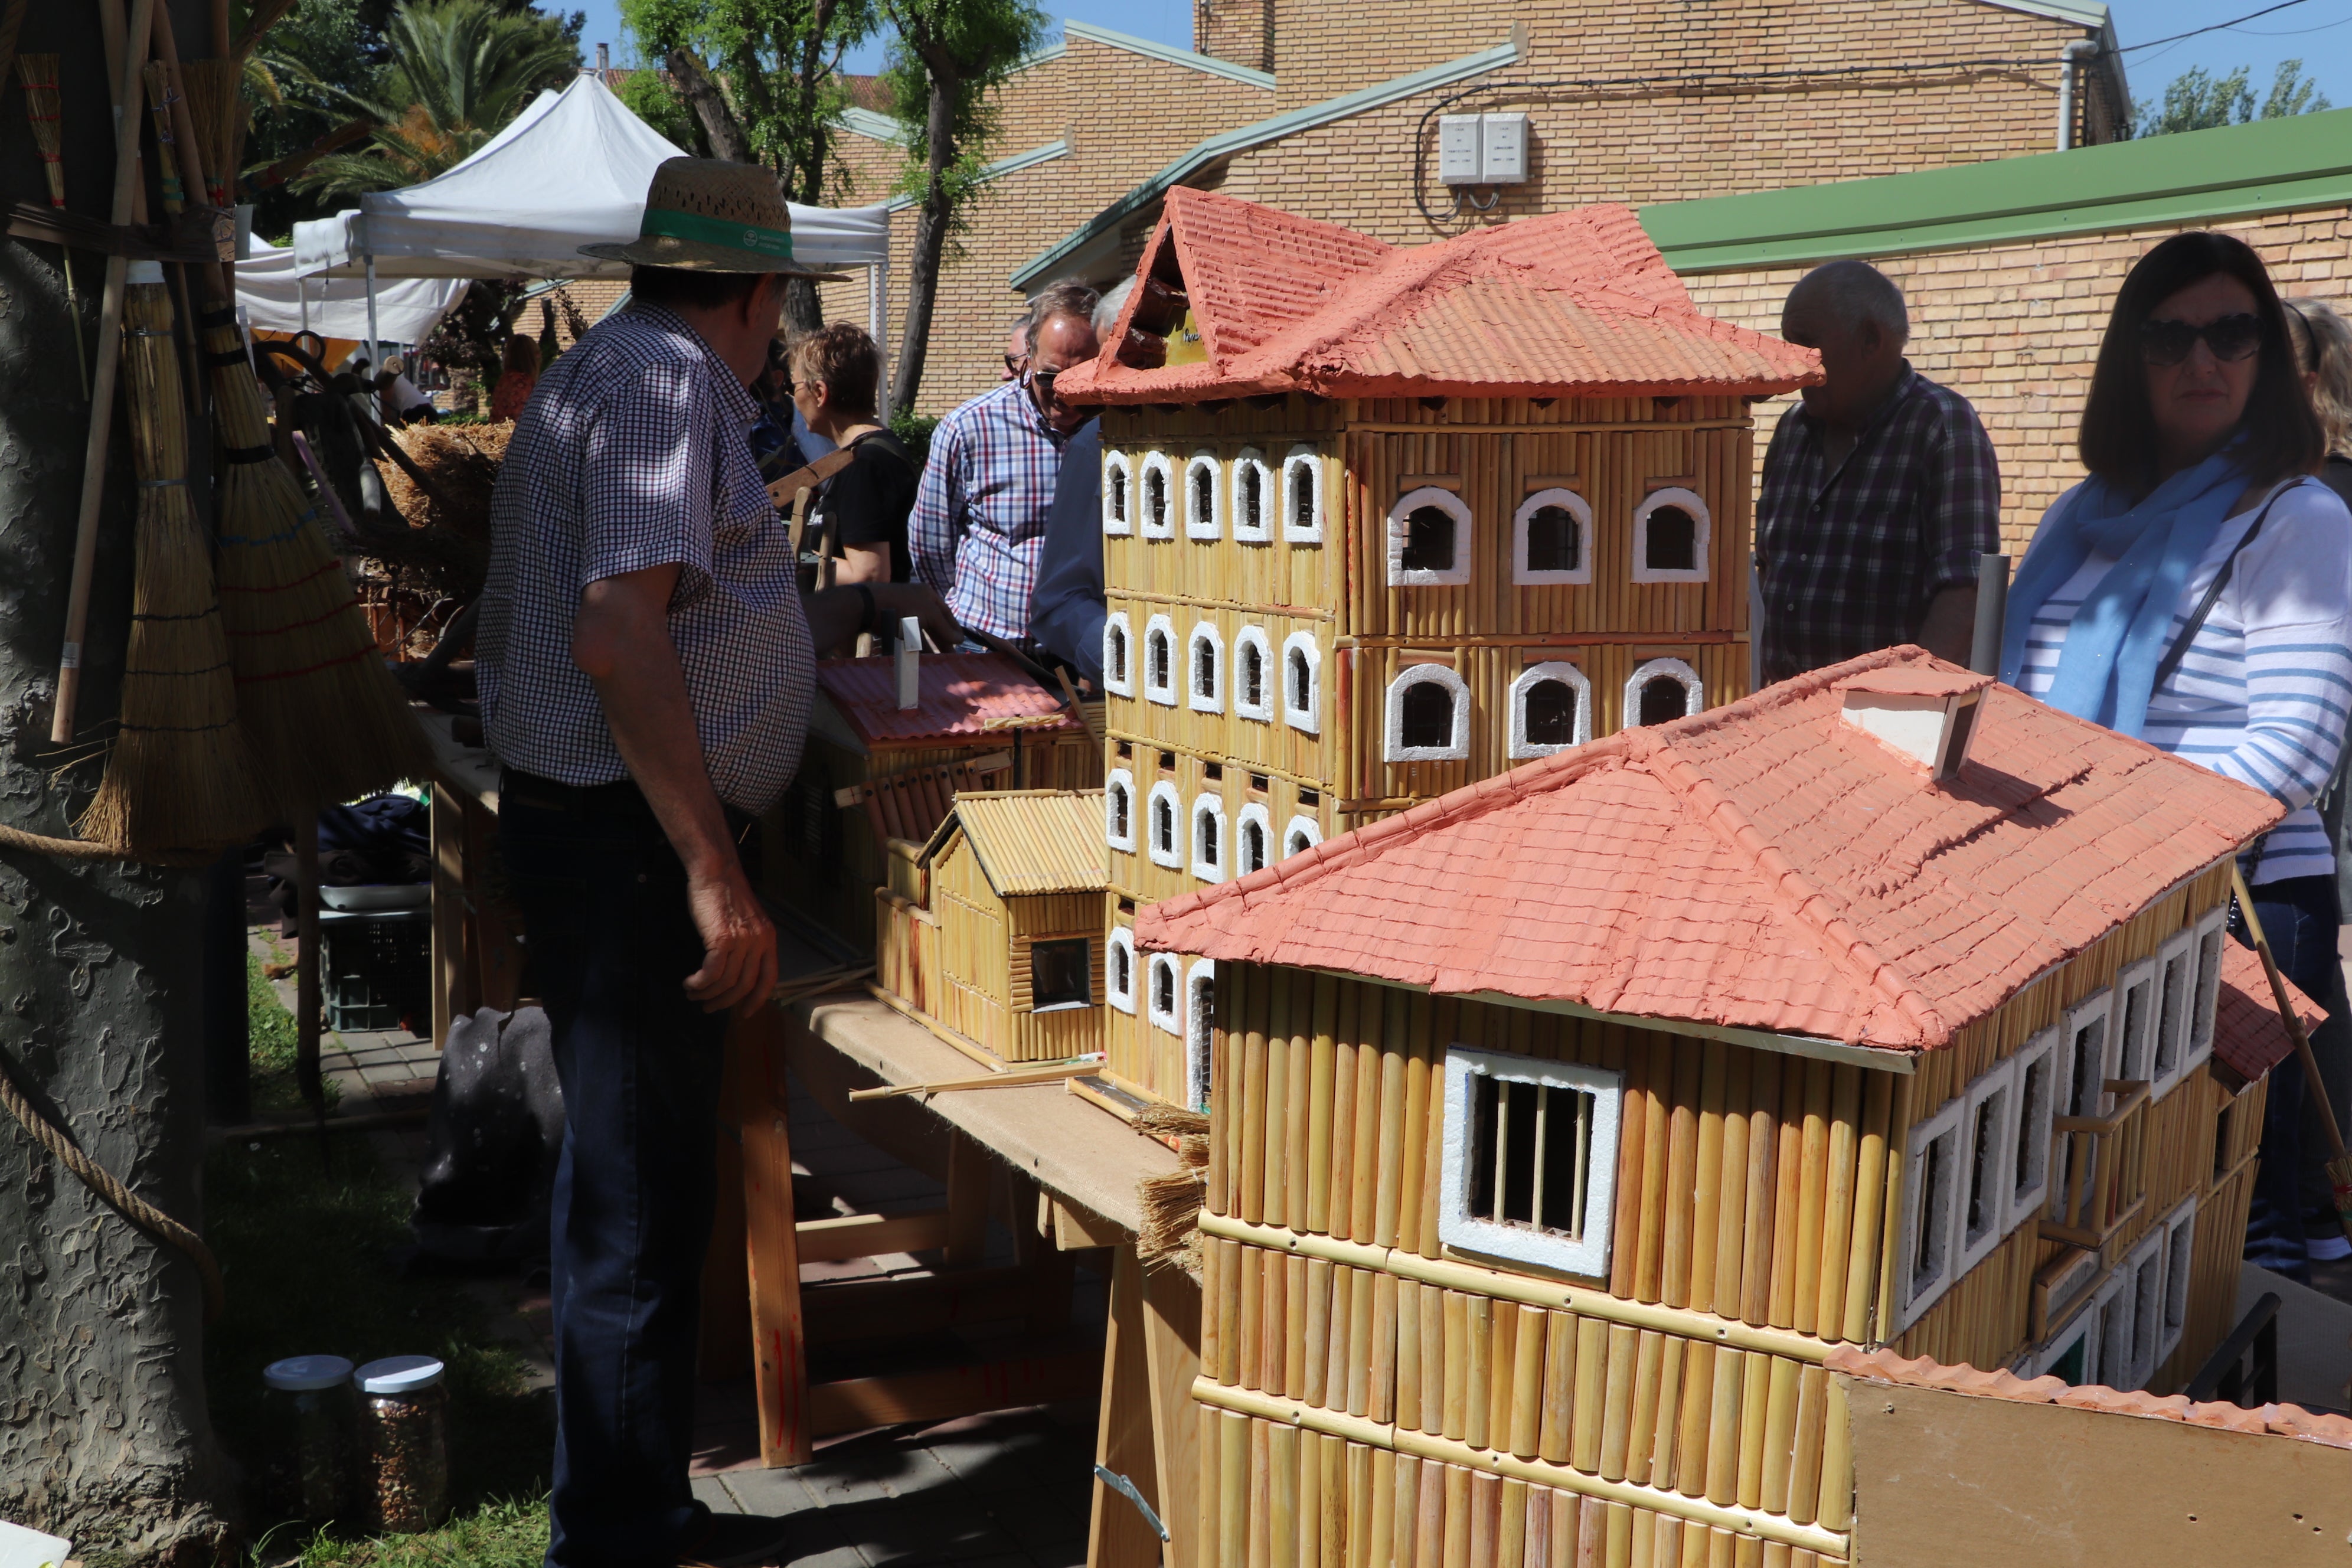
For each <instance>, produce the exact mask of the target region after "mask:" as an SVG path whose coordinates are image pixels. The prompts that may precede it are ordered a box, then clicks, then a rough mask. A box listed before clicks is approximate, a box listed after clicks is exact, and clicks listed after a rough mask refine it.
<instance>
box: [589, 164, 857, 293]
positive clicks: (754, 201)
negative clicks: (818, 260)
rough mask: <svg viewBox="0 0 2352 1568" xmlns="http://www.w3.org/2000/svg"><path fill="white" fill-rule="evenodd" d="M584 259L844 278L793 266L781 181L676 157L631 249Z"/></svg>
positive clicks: (593, 251) (649, 199) (659, 181)
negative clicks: (779, 184)
mask: <svg viewBox="0 0 2352 1568" xmlns="http://www.w3.org/2000/svg"><path fill="white" fill-rule="evenodd" d="M580 251H581V254H582V255H583V256H594V257H599V258H603V259H604V260H606V261H626V262H630V263H633V264H635V265H636V266H639V267H677V268H688V269H691V270H694V271H698V272H781V273H786V274H789V275H790V276H792V277H794V278H817V279H826V280H835V279H839V278H840V277H841V276H842V275H841V274H840V273H837V272H820V271H818V270H817V269H816V268H812V267H804V266H802V265H801V264H800V263H798V262H796V261H794V260H793V211H792V208H791V207H790V206H788V205H785V202H784V194H783V192H782V190H780V189H778V188H777V185H776V177H775V175H773V174H770V173H769V172H768V171H767V170H765V169H762V168H761V167H760V166H759V165H758V164H756V163H730V162H728V161H727V160H726V159H723V158H669V159H666V160H664V161H663V163H662V165H661V167H660V168H658V169H656V170H655V171H654V179H653V184H652V185H651V186H650V187H649V188H648V189H647V190H646V216H645V217H644V218H643V219H642V220H641V221H640V222H639V224H638V226H637V237H636V240H635V243H634V244H630V245H583V246H582V247H580Z"/></svg>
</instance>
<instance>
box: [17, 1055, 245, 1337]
mask: <svg viewBox="0 0 2352 1568" xmlns="http://www.w3.org/2000/svg"><path fill="white" fill-rule="evenodd" d="M0 1103H5V1105H6V1106H7V1107H8V1109H9V1110H11V1111H13V1112H14V1113H15V1114H16V1120H17V1121H20V1122H22V1123H23V1124H24V1128H25V1131H27V1132H29V1133H31V1134H32V1135H33V1139H34V1142H37V1143H39V1144H40V1145H41V1147H42V1148H44V1149H47V1151H48V1152H50V1153H52V1154H54V1155H56V1156H57V1158H58V1163H59V1164H61V1165H63V1166H64V1167H65V1168H66V1169H67V1170H68V1171H71V1172H72V1173H74V1174H75V1175H77V1176H79V1177H80V1178H81V1184H82V1185H83V1186H86V1187H88V1188H89V1190H90V1191H91V1192H93V1193H96V1194H98V1195H99V1196H100V1197H101V1198H104V1199H105V1200H106V1201H107V1203H109V1204H110V1205H112V1206H113V1208H114V1210H115V1212H116V1213H118V1214H120V1215H121V1216H122V1217H123V1218H124V1219H127V1220H129V1221H130V1222H131V1224H132V1225H134V1226H138V1227H139V1228H140V1229H141V1230H143V1231H145V1232H147V1233H148V1234H149V1235H151V1236H152V1237H156V1239H158V1240H160V1241H163V1242H165V1243H168V1244H169V1245H170V1246H172V1247H177V1248H178V1249H179V1250H180V1251H182V1252H184V1253H185V1254H186V1255H187V1258H188V1261H189V1262H191V1263H193V1264H194V1265H195V1266H196V1272H197V1273H198V1274H199V1275H201V1276H203V1277H204V1282H205V1322H207V1323H210V1322H213V1321H216V1320H217V1319H218V1318H219V1317H220V1315H221V1308H222V1306H223V1305H224V1304H225V1303H226V1294H225V1293H224V1292H223V1290H222V1289H221V1272H220V1263H219V1260H218V1259H216V1258H214V1257H213V1252H212V1248H211V1247H206V1246H205V1238H204V1237H200V1236H198V1235H197V1234H196V1233H195V1232H194V1231H193V1230H190V1229H189V1228H188V1227H187V1226H184V1225H182V1224H181V1223H180V1222H179V1221H178V1220H175V1219H173V1217H172V1216H171V1215H167V1214H165V1213H164V1212H163V1210H162V1209H159V1208H157V1207H156V1206H155V1205H153V1204H151V1203H149V1202H148V1201H147V1200H146V1199H145V1198H142V1197H141V1196H140V1195H139V1194H137V1193H134V1192H132V1191H131V1189H130V1188H129V1187H126V1186H124V1185H123V1184H121V1182H118V1181H116V1180H115V1179H114V1177H113V1176H112V1175H111V1174H110V1173H108V1171H107V1170H106V1168H105V1167H104V1166H102V1165H100V1164H99V1163H97V1162H96V1161H95V1160H92V1159H91V1158H90V1157H89V1155H87V1154H85V1153H83V1152H81V1151H80V1150H79V1149H78V1148H76V1147H75V1146H74V1143H73V1141H72V1140H71V1139H70V1138H68V1137H67V1136H66V1134H65V1132H64V1131H63V1130H62V1129H60V1128H59V1127H58V1125H57V1123H56V1122H54V1121H50V1120H49V1119H48V1118H47V1117H46V1116H44V1115H42V1114H41V1112H40V1110H38V1109H37V1108H36V1107H35V1106H34V1104H33V1103H32V1101H30V1100H26V1098H25V1097H24V1095H23V1094H22V1093H21V1092H20V1091H19V1090H18V1089H17V1088H16V1079H14V1078H12V1077H10V1076H9V1074H8V1072H7V1070H6V1069H5V1068H0Z"/></svg>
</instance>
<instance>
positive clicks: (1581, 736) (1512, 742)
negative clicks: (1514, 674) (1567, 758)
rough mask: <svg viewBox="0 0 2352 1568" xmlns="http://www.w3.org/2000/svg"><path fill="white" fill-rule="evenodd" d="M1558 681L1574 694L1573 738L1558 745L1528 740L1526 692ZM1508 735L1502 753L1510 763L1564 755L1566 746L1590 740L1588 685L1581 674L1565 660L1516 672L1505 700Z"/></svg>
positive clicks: (1589, 682) (1590, 706)
mask: <svg viewBox="0 0 2352 1568" xmlns="http://www.w3.org/2000/svg"><path fill="white" fill-rule="evenodd" d="M1545 680H1559V681H1565V682H1567V683H1568V685H1569V687H1570V689H1572V690H1574V691H1575V693H1576V731H1575V734H1574V738H1573V739H1571V740H1570V741H1568V742H1565V743H1564V744H1561V745H1553V744H1550V743H1549V742H1538V741H1530V740H1528V692H1529V691H1531V690H1533V689H1535V687H1536V685H1537V683H1538V682H1539V681H1545ZM1509 707H1510V735H1509V741H1508V744H1507V746H1506V748H1505V751H1506V754H1507V755H1508V756H1509V757H1510V758H1511V759H1512V760H1513V761H1514V762H1517V761H1519V760H1520V759H1522V758H1527V757H1549V756H1550V755H1551V754H1552V753H1553V752H1564V751H1566V750H1568V748H1569V747H1570V746H1580V745H1582V744H1584V742H1587V741H1590V740H1591V739H1592V682H1591V681H1590V680H1588V679H1585V676H1584V671H1582V670H1580V669H1579V668H1576V666H1574V665H1572V664H1570V663H1569V662H1568V661H1567V660H1566V659H1551V660H1549V661H1547V662H1545V663H1543V664H1531V665H1529V666H1528V667H1527V668H1525V669H1523V670H1521V671H1519V678H1518V679H1517V680H1514V681H1512V682H1511V691H1510V698H1509Z"/></svg>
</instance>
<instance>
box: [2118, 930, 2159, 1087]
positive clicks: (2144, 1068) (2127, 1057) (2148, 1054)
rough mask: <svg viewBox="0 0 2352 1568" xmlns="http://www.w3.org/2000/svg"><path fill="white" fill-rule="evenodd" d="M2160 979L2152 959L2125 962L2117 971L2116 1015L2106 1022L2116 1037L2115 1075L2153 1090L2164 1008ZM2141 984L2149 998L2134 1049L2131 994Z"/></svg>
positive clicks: (2141, 1014)
mask: <svg viewBox="0 0 2352 1568" xmlns="http://www.w3.org/2000/svg"><path fill="white" fill-rule="evenodd" d="M2161 979H2162V976H2160V975H2159V974H2158V973H2157V967H2156V960H2155V959H2153V958H2143V959H2141V960H2140V961H2139V962H2138V963H2126V964H2125V965H2124V966H2123V968H2122V969H2120V970H2118V971H2116V1001H2115V1016H2113V1017H2112V1018H2110V1019H2109V1020H2108V1023H2107V1027H2108V1030H2109V1032H2110V1033H2112V1034H2113V1035H2114V1036H2115V1037H2116V1049H2115V1062H2116V1077H2117V1078H2120V1079H2147V1080H2148V1083H2149V1085H2150V1087H2151V1089H2153V1086H2154V1084H2155V1082H2156V1025H2157V1017H2158V1014H2159V1013H2160V1012H2161V1011H2162V1009H2163V1005H2164V997H2163V994H2161V993H2160V992H2159V991H2158V984H2159V983H2160V982H2161ZM2142 985H2145V986H2147V1003H2146V1005H2144V1006H2143V1007H2142V1008H2141V1010H2140V1028H2139V1035H2140V1038H2139V1040H2138V1042H2137V1049H2135V1046H2134V1042H2133V1040H2132V1038H2131V1036H2130V1034H2129V1033H2128V1032H2127V1031H2128V1030H2129V1028H2130V1026H2131V994H2132V992H2133V991H2134V990H2136V989H2137V988H2138V987H2139V986H2142ZM2135 1057H2137V1059H2136V1060H2135V1059H2134V1058H2135Z"/></svg>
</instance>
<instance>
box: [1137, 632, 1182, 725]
mask: <svg viewBox="0 0 2352 1568" xmlns="http://www.w3.org/2000/svg"><path fill="white" fill-rule="evenodd" d="M1143 695H1144V698H1145V700H1148V701H1152V702H1157V703H1160V705H1161V706H1163V707H1168V708H1173V707H1175V706H1176V628H1175V626H1173V625H1171V623H1170V621H1169V619H1168V617H1167V616H1152V617H1151V619H1150V620H1149V621H1146V622H1145V623H1144V626H1143Z"/></svg>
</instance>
